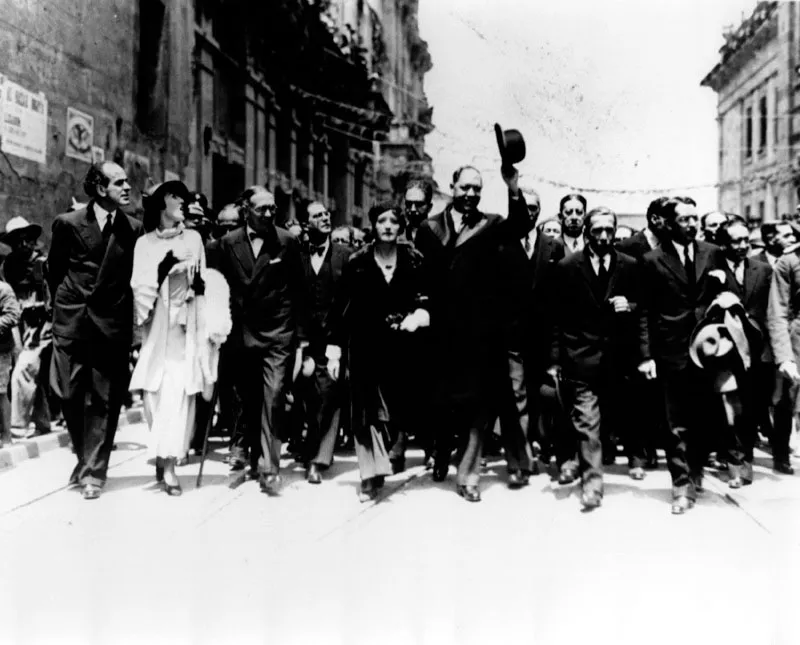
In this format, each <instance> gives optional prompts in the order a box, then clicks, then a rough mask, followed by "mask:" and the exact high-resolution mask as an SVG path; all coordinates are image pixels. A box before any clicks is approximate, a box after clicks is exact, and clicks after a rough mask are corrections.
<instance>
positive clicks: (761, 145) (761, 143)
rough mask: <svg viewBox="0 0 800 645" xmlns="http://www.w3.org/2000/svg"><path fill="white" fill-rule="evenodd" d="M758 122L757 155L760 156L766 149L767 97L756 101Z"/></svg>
mask: <svg viewBox="0 0 800 645" xmlns="http://www.w3.org/2000/svg"><path fill="white" fill-rule="evenodd" d="M758 122H759V135H760V136H759V137H758V153H759V154H762V153H763V152H764V149H765V148H766V147H767V124H768V119H767V97H766V96H762V97H761V98H760V99H759V100H758Z"/></svg>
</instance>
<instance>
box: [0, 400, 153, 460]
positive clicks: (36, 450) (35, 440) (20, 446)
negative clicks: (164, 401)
mask: <svg viewBox="0 0 800 645" xmlns="http://www.w3.org/2000/svg"><path fill="white" fill-rule="evenodd" d="M142 421H144V416H143V412H142V406H141V404H135V405H133V406H132V407H131V408H129V409H127V410H123V411H122V412H121V413H120V415H119V427H120V428H123V427H124V426H127V425H129V424H132V423H141V422H142ZM69 445H70V438H69V433H68V432H67V429H66V427H65V426H63V425H61V426H56V427H55V428H54V429H53V431H52V432H50V433H48V434H45V435H39V436H34V437H30V438H28V439H16V440H15V441H14V443H13V444H12V445H10V446H3V447H2V448H0V473H3V472H5V470H7V469H9V468H13V467H14V466H17V465H19V464H20V463H22V462H23V461H27V460H28V459H36V458H37V457H40V456H41V455H43V454H44V453H46V452H50V451H51V450H55V449H56V448H66V447H67V446H69Z"/></svg>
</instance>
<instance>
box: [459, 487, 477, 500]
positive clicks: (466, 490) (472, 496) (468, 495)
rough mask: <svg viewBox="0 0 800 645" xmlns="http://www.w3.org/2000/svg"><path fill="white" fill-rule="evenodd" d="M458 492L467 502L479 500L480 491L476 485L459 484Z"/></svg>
mask: <svg viewBox="0 0 800 645" xmlns="http://www.w3.org/2000/svg"><path fill="white" fill-rule="evenodd" d="M458 494H459V495H461V497H463V498H464V499H465V500H467V501H468V502H480V501H481V492H480V491H479V490H478V487H477V486H461V485H459V487H458Z"/></svg>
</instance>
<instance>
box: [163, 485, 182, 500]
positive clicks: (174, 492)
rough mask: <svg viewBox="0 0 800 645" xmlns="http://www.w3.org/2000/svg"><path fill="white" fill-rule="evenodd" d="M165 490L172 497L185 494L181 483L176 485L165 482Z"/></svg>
mask: <svg viewBox="0 0 800 645" xmlns="http://www.w3.org/2000/svg"><path fill="white" fill-rule="evenodd" d="M164 491H165V492H166V493H167V495H170V496H171V497H180V496H181V495H183V489H182V488H181V485H180V484H175V485H174V486H170V485H169V484H165V485H164Z"/></svg>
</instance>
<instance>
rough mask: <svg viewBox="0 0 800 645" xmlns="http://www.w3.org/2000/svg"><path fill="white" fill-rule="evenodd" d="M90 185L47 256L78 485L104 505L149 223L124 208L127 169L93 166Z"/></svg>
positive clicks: (56, 377)
mask: <svg viewBox="0 0 800 645" xmlns="http://www.w3.org/2000/svg"><path fill="white" fill-rule="evenodd" d="M83 187H84V190H85V191H86V194H87V195H88V196H89V197H90V200H89V203H88V204H87V205H86V207H85V208H80V209H78V210H76V211H73V212H71V213H64V214H62V215H58V216H56V218H55V220H54V221H53V237H52V241H51V244H50V253H49V255H48V257H47V268H48V271H47V280H48V283H49V286H50V291H51V292H52V294H53V360H52V363H51V370H50V382H51V385H52V387H53V391H54V393H55V394H56V395H57V396H58V397H59V399H60V400H61V405H62V409H63V412H64V419H65V420H66V422H67V429H68V430H69V434H70V437H71V438H72V446H73V448H74V450H75V454H76V456H77V458H78V463H77V465H76V466H75V469H74V470H73V471H72V475H71V476H70V480H69V481H70V484H74V485H77V484H80V485H81V486H82V487H83V497H84V499H96V498H97V497H99V496H100V491H101V488H102V486H103V485H104V484H105V481H106V474H107V471H108V459H109V456H110V454H111V449H112V446H113V444H114V435H115V434H116V431H117V421H118V419H119V411H120V408H121V407H122V402H123V399H124V396H125V391H126V388H127V383H128V357H129V352H130V347H131V341H132V336H133V294H132V291H131V273H132V271H133V247H134V246H135V244H136V240H137V239H138V238H139V236H140V235H141V234H142V224H141V222H139V221H138V220H136V219H134V218H133V217H129V216H128V215H126V214H125V213H124V212H122V210H121V209H122V208H124V207H126V206H128V205H129V204H130V192H131V186H130V184H129V183H128V176H127V174H126V173H125V170H123V169H122V168H121V167H120V166H119V165H117V164H115V163H111V162H99V163H96V164H93V165H92V166H91V167H90V168H89V172H88V173H87V175H86V179H85V180H84V183H83ZM87 395H88V396H87ZM87 399H88V402H87Z"/></svg>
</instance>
